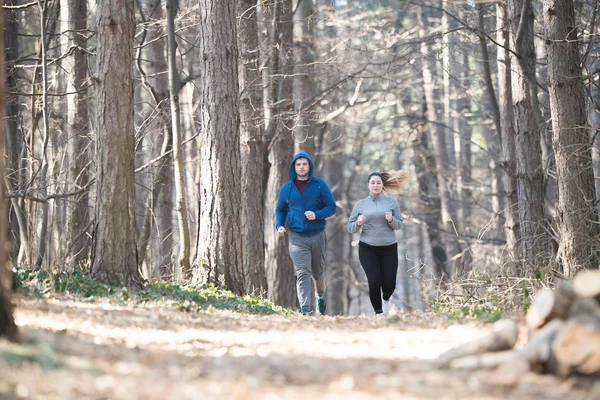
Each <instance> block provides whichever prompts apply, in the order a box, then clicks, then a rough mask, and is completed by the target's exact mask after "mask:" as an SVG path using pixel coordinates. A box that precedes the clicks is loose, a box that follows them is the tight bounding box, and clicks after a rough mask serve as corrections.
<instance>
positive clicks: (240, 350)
mask: <svg viewBox="0 0 600 400" xmlns="http://www.w3.org/2000/svg"><path fill="white" fill-rule="evenodd" d="M16 319H17V323H18V324H19V326H20V327H21V330H22V332H23V333H24V335H25V336H26V337H29V338H36V339H37V343H38V345H37V347H36V348H38V347H39V348H40V349H42V350H39V351H40V352H42V353H43V354H44V355H45V356H46V359H47V360H49V362H50V364H52V363H53V362H56V363H57V366H56V367H55V368H50V369H43V368H42V367H41V366H40V365H39V364H37V363H28V362H20V363H18V364H16V365H15V364H9V363H8V361H7V360H6V358H3V357H0V371H2V372H1V373H0V399H13V398H24V399H44V400H46V399H48V400H50V399H61V400H62V399H127V400H131V399H140V400H141V399H144V400H154V399H268V400H274V399H311V398H315V399H316V398H318V399H344V400H354V399H379V398H387V399H435V400H442V399H461V400H465V399H477V400H484V399H533V398H539V399H560V400H566V399H568V400H577V399H590V400H591V399H599V398H600V383H599V382H595V381H592V380H582V379H569V380H559V379H556V378H554V377H550V376H541V375H535V374H528V375H525V376H523V377H522V379H521V380H520V381H519V383H518V384H516V385H514V384H513V385H507V384H505V383H502V381H501V380H500V379H498V377H497V376H496V375H495V374H494V373H493V372H490V371H475V372H466V371H437V370H434V369H432V368H431V366H430V360H432V359H433V358H435V357H436V356H437V355H438V354H440V353H441V352H443V351H444V350H446V349H448V348H450V347H451V346H454V345H456V344H459V343H462V342H465V341H468V340H472V339H474V338H477V337H479V336H481V335H482V334H484V333H485V332H486V331H487V329H489V325H487V324H484V323H480V322H469V323H450V322H448V321H443V320H442V319H441V318H432V317H430V316H425V315H410V316H406V315H403V316H392V317H390V318H375V317H344V318H337V317H302V316H299V315H298V316H291V317H282V316H255V315H243V314H236V313H231V312H215V313H208V312H202V313H195V312H186V311H180V310H176V309H172V308H160V307H154V308H150V307H148V308H146V307H135V308H134V307H130V306H119V305H115V304H111V303H108V302H102V301H99V302H95V303H90V302H84V301H81V300H75V299H68V298H63V299H60V300H58V299H44V300H38V299H32V298H19V299H17V312H16ZM31 347H32V346H31V345H30V346H15V345H12V344H8V343H6V342H3V341H2V342H0V353H2V352H4V353H5V352H7V351H8V352H14V351H22V350H24V349H31Z"/></svg>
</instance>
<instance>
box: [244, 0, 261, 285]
mask: <svg viewBox="0 0 600 400" xmlns="http://www.w3.org/2000/svg"><path fill="white" fill-rule="evenodd" d="M238 14H239V21H240V24H239V32H238V47H239V51H240V61H239V68H238V70H239V85H240V155H241V164H242V176H241V188H242V189H241V190H242V198H243V199H244V201H243V202H242V248H243V249H244V255H243V270H244V285H245V290H246V293H256V294H260V293H265V292H266V291H267V274H266V269H265V247H264V240H265V237H264V229H257V227H262V226H263V225H264V219H263V217H264V213H263V194H264V188H263V182H264V179H265V177H264V174H265V158H264V151H265V146H264V141H263V137H262V114H261V111H260V110H261V109H262V101H263V99H262V87H261V76H260V71H259V49H258V19H257V15H258V13H257V8H256V0H238Z"/></svg>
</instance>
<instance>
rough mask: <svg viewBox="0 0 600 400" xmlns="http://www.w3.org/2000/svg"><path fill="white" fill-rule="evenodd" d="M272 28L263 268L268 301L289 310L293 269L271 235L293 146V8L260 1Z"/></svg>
mask: <svg viewBox="0 0 600 400" xmlns="http://www.w3.org/2000/svg"><path fill="white" fill-rule="evenodd" d="M261 7H262V9H263V10H264V12H265V14H266V16H268V17H269V21H272V25H271V27H270V29H269V34H270V37H269V42H268V43H269V54H268V55H267V57H268V59H269V64H268V69H266V71H265V77H264V79H265V81H266V83H267V84H266V87H267V88H268V89H269V90H268V91H267V92H266V93H267V94H266V98H265V102H266V103H267V104H268V106H269V107H268V108H267V110H266V111H268V113H267V114H266V115H267V118H268V120H267V121H268V122H267V123H268V124H267V127H266V128H265V140H266V142H267V143H268V148H267V149H268V161H269V163H270V169H269V176H268V179H267V187H266V193H265V199H266V203H265V213H266V214H265V243H266V250H265V263H266V265H267V282H268V285H269V290H268V297H269V299H270V300H272V301H274V302H275V303H277V304H279V305H282V306H287V307H293V306H294V305H295V304H296V289H295V279H294V268H293V264H292V261H291V259H290V256H289V253H288V240H287V236H286V237H284V238H279V237H278V236H277V234H276V231H275V204H276V203H277V195H278V193H279V189H280V188H281V185H282V184H283V183H284V182H285V181H287V180H288V179H289V173H288V171H289V166H290V162H291V160H292V157H293V154H292V153H293V150H294V143H293V138H292V134H291V131H290V128H291V126H292V124H293V122H292V119H291V118H290V116H291V114H292V113H291V111H292V93H293V78H292V71H293V69H292V68H293V64H292V60H293V59H294V58H293V26H292V14H293V7H292V1H291V0H275V1H274V2H272V1H264V2H263V3H262V4H261Z"/></svg>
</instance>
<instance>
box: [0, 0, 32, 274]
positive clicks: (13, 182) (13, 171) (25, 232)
mask: <svg viewBox="0 0 600 400" xmlns="http://www.w3.org/2000/svg"><path fill="white" fill-rule="evenodd" d="M14 3H15V1H14V0H7V1H6V2H5V4H6V5H7V6H14V5H15V4H14ZM5 12H6V20H5V22H6V27H7V29H6V31H5V37H6V49H5V50H6V69H7V70H6V71H7V76H6V84H7V86H8V87H7V92H9V91H16V90H17V88H18V86H19V80H18V79H17V78H18V75H19V71H20V68H18V67H17V66H16V61H17V59H18V57H19V39H18V32H19V23H18V14H17V12H16V11H15V10H14V9H6V11H5ZM6 103H7V104H6V116H7V118H6V124H5V126H6V135H5V136H6V150H7V151H6V154H7V163H8V164H7V165H6V172H7V178H6V184H7V187H8V190H9V192H10V191H18V190H21V189H22V188H23V187H24V186H25V185H24V184H23V180H24V179H25V173H24V171H25V168H24V157H22V155H23V152H24V151H25V146H23V142H24V141H25V139H24V138H23V132H22V131H21V130H20V129H19V125H18V121H19V119H20V109H19V104H20V102H19V99H18V97H17V96H16V95H12V96H11V95H8V93H7V96H6ZM10 205H11V209H10V211H9V215H10V218H9V219H10V223H11V229H12V233H11V236H12V237H13V238H14V239H13V240H12V245H13V253H16V254H15V257H13V258H15V259H16V262H17V265H31V255H30V245H29V226H28V221H27V215H26V214H25V210H26V208H25V204H24V200H23V198H19V197H13V198H11V199H10Z"/></svg>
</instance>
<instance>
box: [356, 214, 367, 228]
mask: <svg viewBox="0 0 600 400" xmlns="http://www.w3.org/2000/svg"><path fill="white" fill-rule="evenodd" d="M366 219H367V218H365V216H364V215H362V214H361V215H359V216H358V218H357V219H356V225H358V226H361V225H362V224H364V223H365V220H366Z"/></svg>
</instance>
